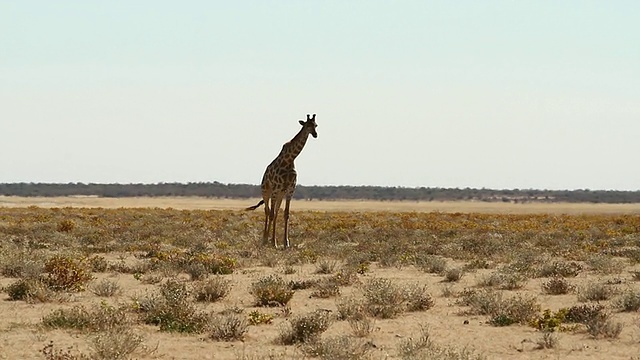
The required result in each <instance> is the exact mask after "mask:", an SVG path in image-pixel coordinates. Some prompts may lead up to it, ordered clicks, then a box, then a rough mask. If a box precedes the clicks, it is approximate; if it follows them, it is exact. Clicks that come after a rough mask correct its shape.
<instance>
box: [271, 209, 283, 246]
mask: <svg viewBox="0 0 640 360" xmlns="http://www.w3.org/2000/svg"><path fill="white" fill-rule="evenodd" d="M272 201H273V200H272ZM281 204H282V198H281V197H279V198H278V199H277V200H275V203H273V204H271V206H272V208H271V213H272V214H273V219H272V220H271V221H272V222H273V224H272V226H273V232H272V236H271V242H273V246H274V247H276V248H277V247H278V243H277V242H276V227H277V226H276V225H277V224H278V222H277V221H276V219H277V218H278V211H279V210H280V205H281Z"/></svg>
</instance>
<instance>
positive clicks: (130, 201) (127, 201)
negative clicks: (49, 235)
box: [0, 196, 640, 214]
mask: <svg viewBox="0 0 640 360" xmlns="http://www.w3.org/2000/svg"><path fill="white" fill-rule="evenodd" d="M258 200H259V199H221V198H206V197H124V198H103V197H97V196H60V197H19V196H0V207H26V206H38V207H45V208H51V207H91V208H96V207H100V208H105V209H114V208H134V207H135V208H138V207H142V208H173V209H179V210H240V209H244V208H246V207H247V206H249V205H253V204H255V203H257V202H258ZM292 208H293V209H294V210H299V211H393V212H407V211H409V212H413V211H415V212H433V211H437V212H449V213H451V212H465V213H469V212H471V213H488V214H539V213H547V214H640V204H637V203H631V204H605V203H599V204H595V203H563V202H549V203H543V202H526V203H514V202H485V201H375V200H332V201H324V200H313V201H307V200H294V203H293V205H292Z"/></svg>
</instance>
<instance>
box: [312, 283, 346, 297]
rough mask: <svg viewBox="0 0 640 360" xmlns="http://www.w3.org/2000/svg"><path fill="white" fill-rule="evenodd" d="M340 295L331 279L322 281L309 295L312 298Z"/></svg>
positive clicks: (336, 285)
mask: <svg viewBox="0 0 640 360" xmlns="http://www.w3.org/2000/svg"><path fill="white" fill-rule="evenodd" d="M338 295H340V287H339V286H338V284H337V283H336V282H335V281H333V280H332V279H322V280H320V281H318V282H317V283H316V285H315V290H314V291H313V292H312V293H311V297H314V298H322V299H326V298H330V297H334V296H338Z"/></svg>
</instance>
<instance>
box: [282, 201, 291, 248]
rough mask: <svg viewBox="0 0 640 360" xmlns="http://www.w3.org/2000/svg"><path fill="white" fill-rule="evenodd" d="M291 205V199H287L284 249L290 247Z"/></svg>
mask: <svg viewBox="0 0 640 360" xmlns="http://www.w3.org/2000/svg"><path fill="white" fill-rule="evenodd" d="M290 203H291V198H290V197H287V198H286V200H285V203H284V238H283V242H284V248H285V249H286V248H288V247H289V204H290Z"/></svg>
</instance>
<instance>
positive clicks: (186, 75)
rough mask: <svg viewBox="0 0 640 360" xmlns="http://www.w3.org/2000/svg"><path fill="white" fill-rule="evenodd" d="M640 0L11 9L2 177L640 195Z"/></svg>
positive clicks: (6, 20) (27, 5)
mask: <svg viewBox="0 0 640 360" xmlns="http://www.w3.org/2000/svg"><path fill="white" fill-rule="evenodd" d="M639 43H640V2H636V1H612V2H602V1H566V2H538V1H518V2H514V1H457V2H444V1H440V2H437V1H396V2H388V1H366V2H365V1H351V2H341V1H305V2H299V1H292V0H291V1H277V2H260V1H235V2H209V1H191V2H187V3H175V2H169V1H153V2H151V1H137V2H129V1H110V2H83V1H57V2H48V1H24V2H2V3H0V44H1V45H2V52H0V131H1V134H2V141H1V142H0V152H2V154H3V156H2V157H0V169H2V172H1V173H0V183H17V182H27V183H29V182H33V183H76V182H80V183H122V184H130V183H147V184H152V183H163V182H164V183H173V182H180V183H186V182H214V181H218V182H221V183H225V184H227V183H233V184H259V183H260V180H261V178H262V174H263V172H264V170H265V168H266V166H267V165H268V164H269V163H270V162H271V161H272V160H273V158H275V156H276V155H277V154H278V153H279V151H280V149H281V147H282V144H284V143H285V142H286V141H288V140H290V139H291V138H292V137H293V136H294V135H295V134H296V133H297V131H298V130H299V127H300V126H299V125H298V121H297V120H298V119H304V117H305V116H306V114H307V113H316V114H317V118H316V120H317V123H318V129H317V131H318V138H317V139H314V138H309V140H308V142H307V145H306V147H305V149H304V150H303V151H302V154H301V155H300V157H299V158H298V159H297V161H296V168H297V170H298V182H299V184H302V185H307V186H312V185H338V186H340V185H351V186H360V185H371V186H403V187H440V188H466V187H469V188H478V189H480V188H487V189H547V190H574V189H591V190H640V183H639V181H640V167H639V166H637V165H636V164H637V162H638V161H637V157H638V154H640V141H639V139H638V136H639V135H640V80H639V79H640V47H639V46H637V44H639Z"/></svg>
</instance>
